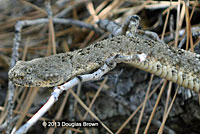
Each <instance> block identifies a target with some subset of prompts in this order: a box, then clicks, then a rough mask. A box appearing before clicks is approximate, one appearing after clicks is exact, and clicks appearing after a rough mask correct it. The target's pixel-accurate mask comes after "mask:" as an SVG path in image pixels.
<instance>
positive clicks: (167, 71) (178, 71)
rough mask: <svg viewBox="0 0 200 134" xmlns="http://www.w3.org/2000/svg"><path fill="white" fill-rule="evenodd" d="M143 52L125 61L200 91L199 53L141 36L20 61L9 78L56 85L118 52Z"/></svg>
mask: <svg viewBox="0 0 200 134" xmlns="http://www.w3.org/2000/svg"><path fill="white" fill-rule="evenodd" d="M141 53H144V54H146V55H147V58H146V60H145V61H142V62H141V61H138V60H137V59H133V60H129V61H122V62H123V63H127V64H130V65H132V66H134V67H136V68H138V69H141V70H144V71H146V72H149V73H152V74H155V75H157V76H160V77H162V78H165V79H167V80H170V81H172V82H174V83H177V84H179V85H181V86H184V87H186V88H189V89H191V90H193V91H195V92H199V90H200V77H199V76H200V55H199V54H195V53H192V52H190V51H185V50H183V49H179V48H175V47H171V46H168V45H167V44H165V43H161V42H158V41H155V40H152V39H150V38H146V37H144V36H142V35H138V34H136V35H135V36H134V37H127V36H116V37H113V38H110V39H105V40H103V41H100V42H97V43H95V44H92V45H90V46H88V47H86V48H83V49H79V50H76V51H73V52H67V53H61V54H56V55H52V56H49V57H44V58H38V59H33V60H31V61H19V62H17V64H16V65H15V66H14V67H13V68H12V69H11V70H10V71H9V79H10V80H12V81H13V82H14V83H15V84H16V85H20V86H40V87H53V86H57V85H60V84H62V83H64V82H66V81H68V80H69V79H71V78H73V77H75V76H77V75H80V74H86V73H88V72H91V71H94V70H96V69H98V68H99V67H101V66H102V65H103V64H105V61H106V60H107V59H108V58H110V57H112V56H115V55H117V54H119V55H124V56H127V55H135V54H141Z"/></svg>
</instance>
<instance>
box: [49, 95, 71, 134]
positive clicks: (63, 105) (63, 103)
mask: <svg viewBox="0 0 200 134" xmlns="http://www.w3.org/2000/svg"><path fill="white" fill-rule="evenodd" d="M69 93H70V92H69V91H67V93H66V95H65V97H64V100H63V101H62V104H61V106H60V108H59V110H58V112H57V114H56V116H55V118H54V119H55V120H59V119H60V117H61V116H62V113H63V110H64V107H65V105H66V103H67V99H68V97H69ZM54 131H55V128H54V127H52V128H49V130H48V132H47V133H48V134H53V133H54Z"/></svg>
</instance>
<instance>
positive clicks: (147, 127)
mask: <svg viewBox="0 0 200 134" xmlns="http://www.w3.org/2000/svg"><path fill="white" fill-rule="evenodd" d="M166 83H167V80H165V81H164V83H163V85H162V88H161V90H160V93H159V95H158V98H157V100H156V103H155V105H154V107H153V110H152V112H151V115H150V117H149V120H148V123H147V125H146V128H145V131H144V134H147V132H148V129H149V127H150V125H151V122H152V119H153V116H154V115H155V112H156V108H157V106H158V103H159V102H160V98H161V96H162V94H163V91H164V89H165V86H166Z"/></svg>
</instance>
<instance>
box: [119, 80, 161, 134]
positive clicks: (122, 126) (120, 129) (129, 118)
mask: <svg viewBox="0 0 200 134" xmlns="http://www.w3.org/2000/svg"><path fill="white" fill-rule="evenodd" d="M163 82H164V80H162V81H161V82H160V83H159V85H157V86H156V87H155V88H154V89H153V91H151V93H150V94H149V96H148V98H147V99H149V98H150V97H151V96H152V95H153V94H154V93H155V92H156V91H157V89H158V88H159V87H160V85H161V84H162V83H163ZM143 103H144V102H143ZM143 103H141V104H140V105H139V106H138V107H137V109H136V110H135V111H134V112H133V113H132V114H131V115H130V116H129V117H128V119H127V120H126V121H125V122H124V123H123V124H122V125H121V127H120V128H119V129H118V130H117V131H116V134H119V133H120V132H121V131H122V129H123V128H124V127H125V126H126V125H127V124H128V122H129V121H130V120H131V119H132V118H133V117H134V116H135V115H136V113H137V112H138V111H139V110H140V108H141V107H142V106H143Z"/></svg>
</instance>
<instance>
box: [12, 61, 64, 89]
mask: <svg viewBox="0 0 200 134" xmlns="http://www.w3.org/2000/svg"><path fill="white" fill-rule="evenodd" d="M57 62H58V63H56V64H55V63H54V61H52V60H51V59H50V58H37V59H34V60H31V61H18V62H17V63H16V65H15V66H14V67H13V68H12V69H10V71H9V73H8V76H9V80H11V81H12V82H13V83H14V84H15V85H18V86H24V87H53V86H57V85H60V84H62V83H64V80H63V76H62V75H65V73H64V70H63V67H62V64H59V61H57Z"/></svg>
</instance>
